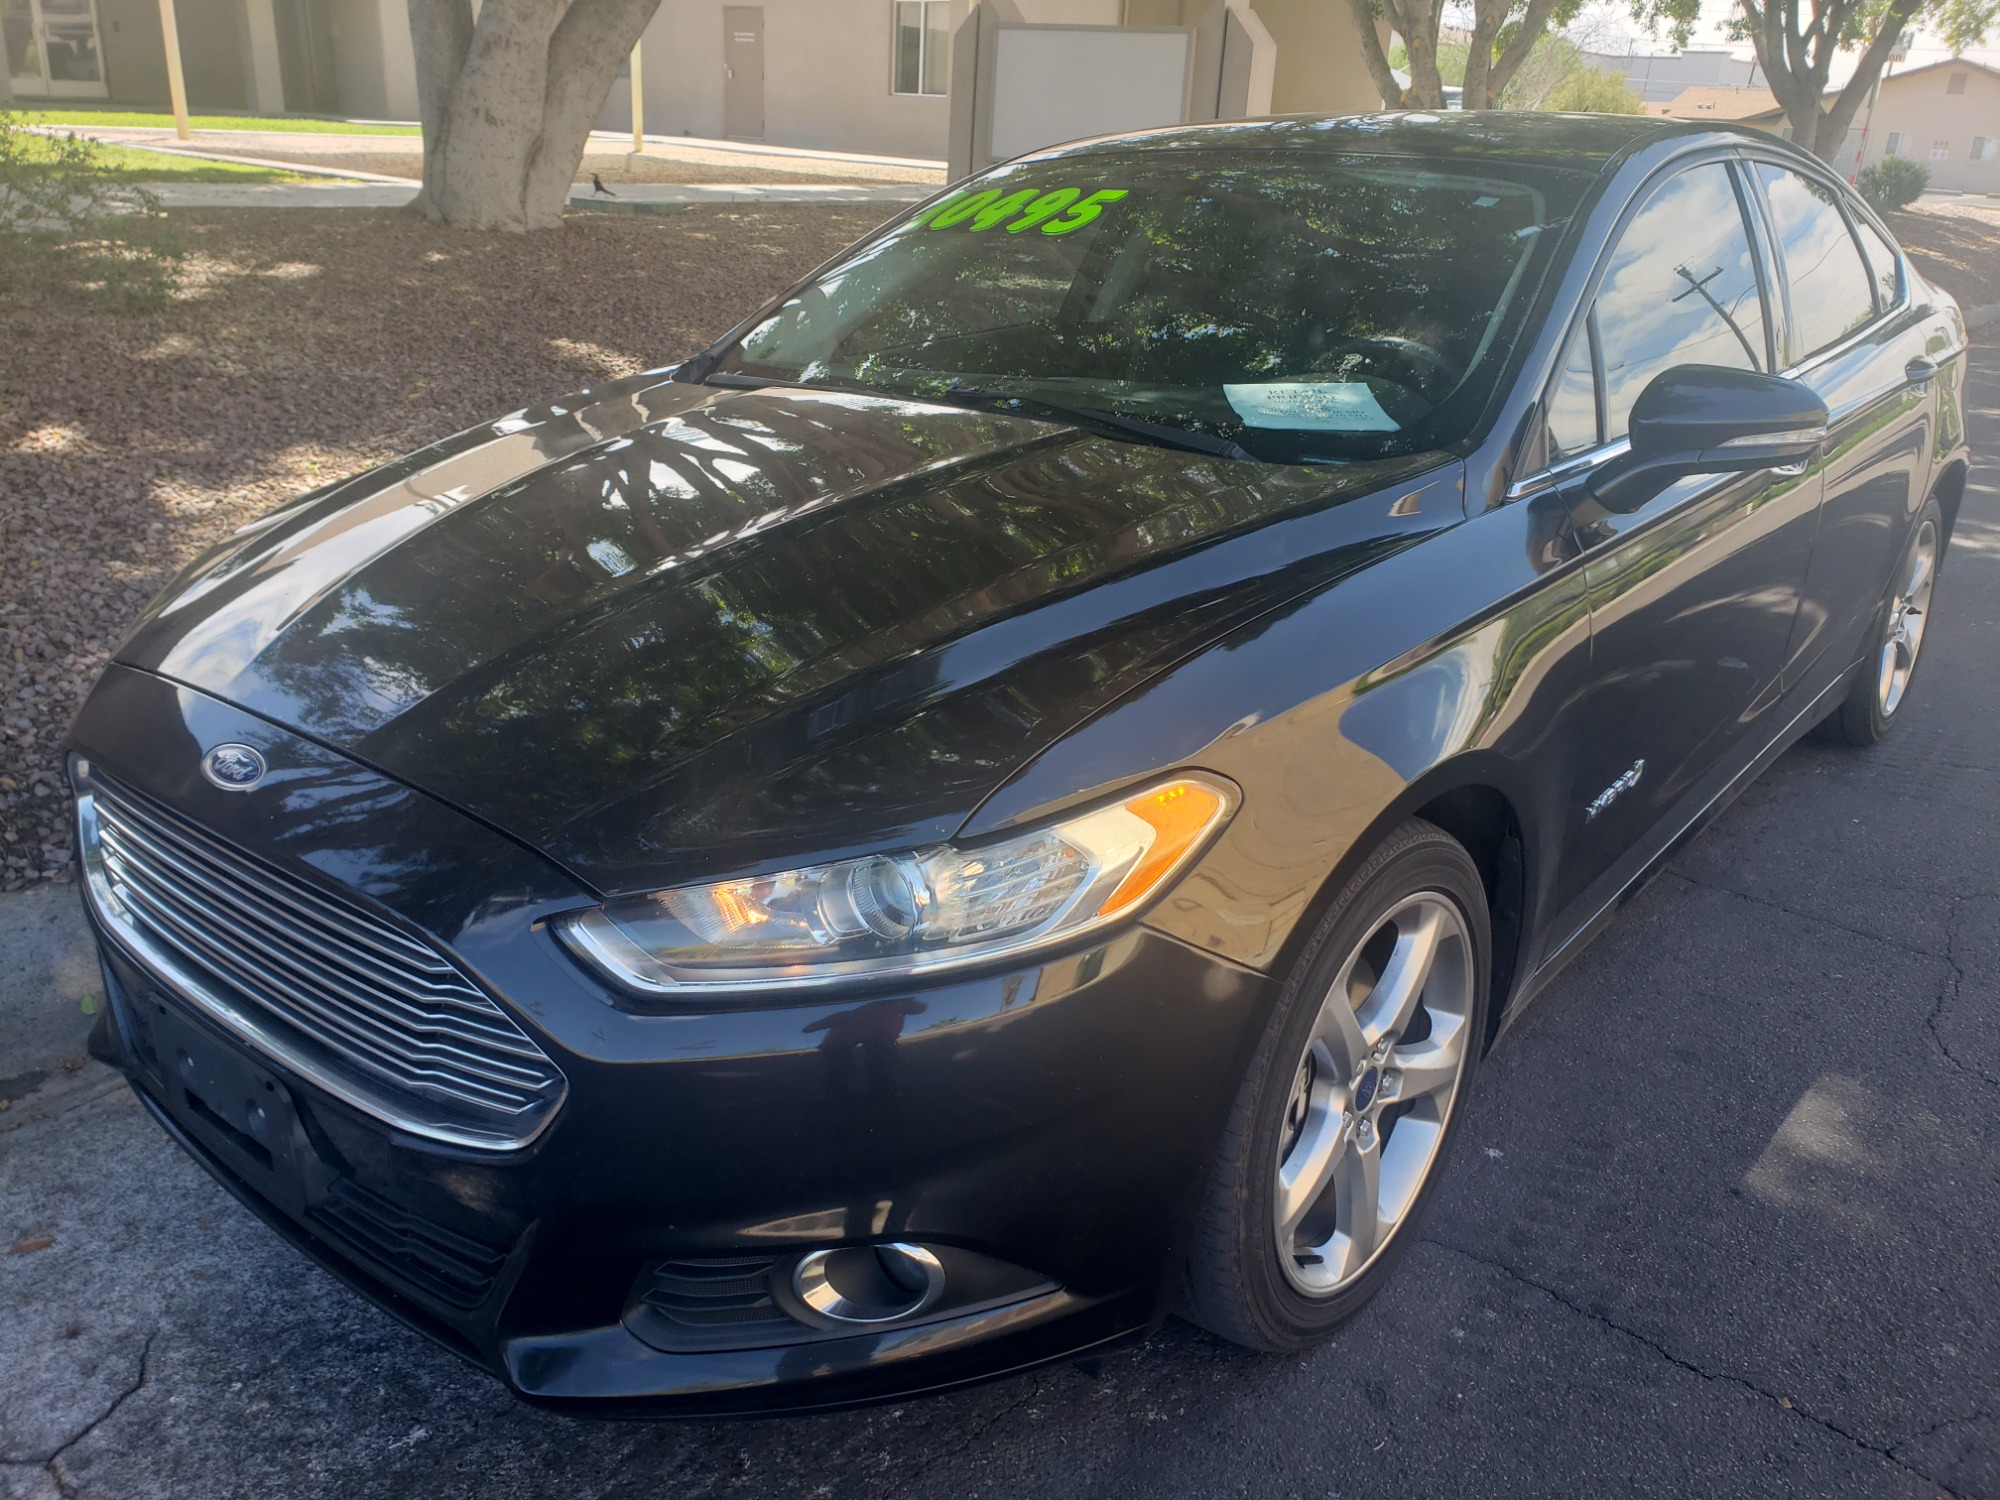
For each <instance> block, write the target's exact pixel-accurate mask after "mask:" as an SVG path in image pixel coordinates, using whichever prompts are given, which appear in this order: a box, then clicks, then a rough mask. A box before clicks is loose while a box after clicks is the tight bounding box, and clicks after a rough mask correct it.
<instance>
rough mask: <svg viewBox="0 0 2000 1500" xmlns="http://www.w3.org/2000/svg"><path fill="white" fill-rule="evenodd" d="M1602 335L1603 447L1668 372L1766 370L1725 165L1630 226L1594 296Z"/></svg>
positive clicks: (1760, 323) (1689, 175) (1649, 208)
mask: <svg viewBox="0 0 2000 1500" xmlns="http://www.w3.org/2000/svg"><path fill="white" fill-rule="evenodd" d="M1864 290H1865V289H1864ZM1597 336H1598V351H1599V355H1600V357H1601V358H1602V360H1603V362H1604V437H1605V440H1606V441H1611V440H1614V439H1617V438H1621V437H1623V436H1624V435H1625V431H1626V427H1627V424H1628V419H1629V418H1630V416H1631V414H1632V403H1633V402H1635V401H1637V400H1638V399H1639V392H1641V391H1643V390H1644V389H1645V388H1646V385H1647V383H1648V382H1649V381H1651V380H1652V379H1653V377H1654V376H1656V375H1658V374H1660V373H1661V372H1662V371H1663V370H1668V369H1671V368H1673V367H1674V366H1675V365H1725V366H1728V367H1729V368H1731V369H1737V370H1762V369H1764V368H1765V364H1766V356H1765V343H1764V301H1763V297H1762V295H1761V294H1760V291H1759V289H1758V286H1757V267H1756V261H1755V257H1754V256H1753V255H1752V253H1751V249H1750V233H1749V231H1748V229H1746V228H1745V227H1744V222H1743V210H1742V206H1741V204H1740V203H1739V202H1738V201H1737V197H1736V186H1735V184H1734V182H1732V181H1731V179H1730V175H1729V169H1728V168H1727V167H1725V166H1723V165H1722V164H1721V163H1720V162H1715V163H1711V164H1710V165H1707V166H1701V167H1693V168H1690V169H1689V170H1688V171H1686V172H1683V173H1681V175H1680V176H1678V177H1676V178H1674V179H1673V180H1671V181H1670V182H1668V183H1667V184H1666V185H1665V186H1664V187H1662V188H1661V189H1660V190H1659V191H1658V192H1656V193H1655V194H1654V195H1653V197H1652V199H1651V200H1650V201H1649V202H1648V203H1647V204H1646V206H1645V207H1644V208H1642V209H1640V210H1639V212H1638V214H1637V215H1636V216H1635V217H1634V218H1633V219H1632V221H1631V222H1630V223H1629V224H1627V225H1626V226H1625V232H1624V234H1623V235H1622V236H1620V238H1619V241H1618V248H1617V249H1616V250H1615V251H1614V252H1613V253H1612V257H1611V264H1610V266H1609V268H1608V269H1607V270H1606V272H1605V276H1604V285H1603V286H1602V288H1600V289H1599V291H1598V294H1597Z"/></svg>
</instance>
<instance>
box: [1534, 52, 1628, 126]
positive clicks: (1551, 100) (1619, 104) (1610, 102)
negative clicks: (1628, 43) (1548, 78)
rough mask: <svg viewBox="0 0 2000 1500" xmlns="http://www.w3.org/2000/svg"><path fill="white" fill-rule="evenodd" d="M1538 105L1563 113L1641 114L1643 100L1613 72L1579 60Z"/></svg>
mask: <svg viewBox="0 0 2000 1500" xmlns="http://www.w3.org/2000/svg"><path fill="white" fill-rule="evenodd" d="M1541 108H1543V109H1553V110H1560V111H1562V112H1564V113H1566V114H1590V115H1643V114H1644V113H1645V112H1646V101H1645V100H1643V99H1641V98H1640V97H1639V96H1638V95H1637V94H1635V93H1633V92H1632V90H1631V88H1630V87H1629V86H1628V85H1627V84H1626V82H1625V80H1624V79H1623V78H1621V77H1619V76H1618V75H1617V74H1616V73H1600V72H1598V71H1597V69H1595V68H1593V67H1591V66H1590V65H1589V64H1588V63H1585V62H1578V63H1577V65H1576V66H1575V67H1574V68H1573V69H1571V71H1570V72H1569V73H1567V74H1565V75H1564V76H1563V78H1562V80H1561V81H1560V82H1559V83H1557V84H1556V86H1555V87H1554V88H1552V89H1550V90H1549V92H1548V96H1547V97H1546V98H1545V99H1544V100H1543V101H1542V104H1541Z"/></svg>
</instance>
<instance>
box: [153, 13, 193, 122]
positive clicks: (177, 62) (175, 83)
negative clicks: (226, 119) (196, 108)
mask: <svg viewBox="0 0 2000 1500" xmlns="http://www.w3.org/2000/svg"><path fill="white" fill-rule="evenodd" d="M160 38H161V40H162V41H163V42H164V43H165V44H166V50H167V98H168V99H170V100H171V101H172V102H173V106H174V138H175V139H176V140H182V141H191V140H193V139H194V136H193V135H192V134H190V133H189V131H188V96H187V84H186V82H184V81H183V80H182V78H181V29H180V27H179V26H178V25H176V24H175V22H174V0H160Z"/></svg>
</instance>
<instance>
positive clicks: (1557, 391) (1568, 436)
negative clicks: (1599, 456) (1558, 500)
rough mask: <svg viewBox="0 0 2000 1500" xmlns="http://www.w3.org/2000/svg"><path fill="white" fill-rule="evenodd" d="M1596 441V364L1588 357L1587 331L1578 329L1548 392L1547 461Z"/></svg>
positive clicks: (1586, 447) (1588, 341)
mask: <svg viewBox="0 0 2000 1500" xmlns="http://www.w3.org/2000/svg"><path fill="white" fill-rule="evenodd" d="M1598 441H1599V439H1598V435H1597V362H1596V360H1594V359H1593V358H1591V354H1590V330H1589V329H1587V328H1578V329H1577V331H1576V336H1575V337H1574V338H1572V339H1571V340H1570V345H1569V358H1568V359H1566V360H1564V361H1563V367H1562V373H1561V374H1560V375H1558V376H1557V377H1556V383H1555V388H1554V389H1553V390H1551V391H1550V392H1549V459H1550V461H1551V462H1554V461H1556V460H1559V459H1565V458H1569V457H1572V456H1573V455H1575V454H1578V453H1583V452H1586V451H1588V450H1589V449H1591V448H1595V447H1596V446H1597V444H1598Z"/></svg>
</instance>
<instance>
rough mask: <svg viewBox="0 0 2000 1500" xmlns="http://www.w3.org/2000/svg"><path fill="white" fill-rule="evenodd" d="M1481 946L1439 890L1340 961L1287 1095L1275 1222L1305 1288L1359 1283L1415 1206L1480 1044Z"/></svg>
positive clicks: (1400, 908)
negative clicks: (1474, 1021)
mask: <svg viewBox="0 0 2000 1500" xmlns="http://www.w3.org/2000/svg"><path fill="white" fill-rule="evenodd" d="M1472 1007H1473V969H1472V944H1471V939H1470V937H1469V936H1468V934H1467V932H1466V926H1465V919H1464V917H1463V916H1462V915H1461V914H1460V912H1459V909H1458V906H1457V905H1456V903H1454V902H1453V901H1452V900H1451V899H1450V898H1449V897H1446V896H1444V895H1441V894H1439V893H1437V892H1435V891H1424V892H1419V893H1417V894H1415V895H1412V896H1408V897H1405V898H1404V899H1403V900H1402V901H1400V902H1399V903H1398V904H1397V905H1396V906H1395V907H1393V908H1392V909H1391V910H1390V911H1388V912H1387V913H1386V914H1385V915H1384V916H1383V917H1382V918H1381V920H1380V921H1378V922H1377V923H1376V924H1375V925H1374V927H1373V928H1372V929H1371V930H1370V932H1369V934H1368V936H1367V937H1366V938H1364V939H1363V940H1362V941H1361V943H1360V944H1358V945H1357V946H1356V947H1355V949H1354V951H1353V952H1352V953H1350V954H1349V955H1348V956H1347V958H1346V960H1345V961H1344V962H1343V963H1342V964H1341V966H1340V968H1339V970H1338V971H1337V973H1336V975H1335V978H1334V981H1333V984H1332V985H1331V986H1330V987H1329V989H1328V991H1327V994H1326V996H1325V998H1324V1000H1323V1001H1322V1002H1321V1005H1320V1010H1319V1014H1318V1016H1317V1018H1316V1019H1315V1020H1314V1022H1313V1026H1312V1031H1311V1033H1310V1035H1309V1036H1308V1038H1307V1040H1306V1045H1305V1050H1304V1054H1303V1055H1302V1056H1301V1057H1300V1059H1299V1063H1298V1068H1297V1072H1296V1075H1295V1077H1294V1080H1293V1084H1292V1090H1291V1094H1290V1097H1289V1099H1288V1100H1287V1103H1286V1112H1285V1121H1284V1128H1283V1131H1282V1134H1281V1136H1280V1139H1279V1145H1278V1159H1277V1164H1276V1174H1277V1175H1276V1184H1275V1191H1274V1193H1273V1195H1272V1198H1273V1220H1274V1222H1273V1229H1274V1231H1275V1233H1276V1236H1277V1249H1278V1263H1279V1264H1280V1265H1281V1266H1282V1267H1283V1268H1284V1272H1285V1276H1286V1278H1287V1279H1288V1280H1289V1281H1290V1282H1291V1284H1292V1286H1293V1287H1294V1288H1295V1289H1296V1290H1298V1291H1300V1292H1302V1293H1304V1294H1305V1295H1307V1296H1310V1297H1315V1298H1320V1297H1326V1296H1330V1295H1332V1294H1333V1293H1335V1292H1338V1291H1340V1290H1342V1289H1343V1288H1345V1287H1346V1286H1348V1285H1349V1284H1351V1283H1352V1282H1353V1281H1354V1280H1355V1279H1356V1278H1357V1277H1358V1276H1360V1275H1361V1273H1362V1272H1363V1271H1365V1270H1366V1269H1367V1268H1368V1265H1369V1263H1370V1262H1371V1261H1373V1260H1374V1259H1375V1257H1376V1256H1377V1255H1378V1254H1380V1253H1381V1251H1382V1248H1383V1247H1384V1246H1385V1245H1386V1244H1387V1243H1388V1241H1389V1238H1390V1236H1391V1235H1392V1234H1393V1233H1394V1232H1395V1231H1396V1229H1397V1227H1398V1226H1399V1225H1400V1224H1402V1223H1403V1222H1404V1221H1405V1220H1406V1219H1407V1218H1408V1216H1409V1213H1410V1210H1411V1208H1412V1207H1413V1206H1414V1205H1415V1203H1416V1201H1417V1197H1418V1193H1419V1191H1420V1190H1421V1189H1422V1187H1423V1184H1424V1179H1425V1178H1426V1177H1427V1176H1428V1175H1429V1174H1430V1170H1431V1167H1432V1165H1433V1164H1434V1163H1435V1162H1436V1160H1437V1155H1438V1149H1439V1147H1440V1146H1441V1145H1442V1144H1443V1142H1444V1137H1445V1128H1446V1126H1447V1125H1448V1124H1449V1122H1450V1120H1451V1112H1452V1109H1453V1107H1454V1106H1455V1105H1456V1103H1457V1101H1458V1095H1459V1092H1460V1089H1461V1085H1462V1084H1463V1082H1464V1079H1465V1072H1466V1059H1467V1056H1468V1055H1469V1053H1470V1050H1471V1044H1472V1038H1471V1036H1470V1034H1469V1033H1470V1029H1471V1028H1470V1025H1469V1022H1470V1018H1471V1015H1472Z"/></svg>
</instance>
